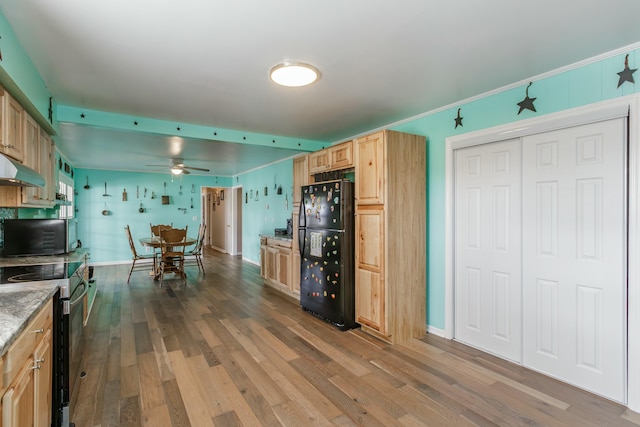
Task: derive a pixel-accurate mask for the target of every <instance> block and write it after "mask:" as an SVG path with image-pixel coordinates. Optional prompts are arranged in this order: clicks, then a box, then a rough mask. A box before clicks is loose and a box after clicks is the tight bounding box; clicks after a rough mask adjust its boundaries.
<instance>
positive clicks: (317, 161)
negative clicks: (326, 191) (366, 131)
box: [308, 141, 353, 175]
mask: <svg viewBox="0 0 640 427" xmlns="http://www.w3.org/2000/svg"><path fill="white" fill-rule="evenodd" d="M308 157H309V174H310V175H313V174H316V173H320V172H328V171H333V170H340V169H349V168H352V167H353V141H347V142H343V143H341V144H337V145H333V146H331V147H329V148H325V149H324V150H320V151H316V152H313V153H310V154H308Z"/></svg>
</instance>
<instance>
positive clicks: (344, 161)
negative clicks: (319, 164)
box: [329, 141, 353, 170]
mask: <svg viewBox="0 0 640 427" xmlns="http://www.w3.org/2000/svg"><path fill="white" fill-rule="evenodd" d="M329 160H330V167H331V169H334V170H335V169H347V168H350V167H353V141H347V142H343V143H342V144H338V145H335V146H333V147H330V148H329Z"/></svg>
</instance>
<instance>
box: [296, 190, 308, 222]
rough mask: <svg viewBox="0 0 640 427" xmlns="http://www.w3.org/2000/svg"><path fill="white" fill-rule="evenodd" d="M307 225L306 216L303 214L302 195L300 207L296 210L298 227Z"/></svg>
mask: <svg viewBox="0 0 640 427" xmlns="http://www.w3.org/2000/svg"><path fill="white" fill-rule="evenodd" d="M306 226H307V217H306V216H305V214H304V197H303V198H302V200H300V208H299V210H298V227H300V228H304V227H306Z"/></svg>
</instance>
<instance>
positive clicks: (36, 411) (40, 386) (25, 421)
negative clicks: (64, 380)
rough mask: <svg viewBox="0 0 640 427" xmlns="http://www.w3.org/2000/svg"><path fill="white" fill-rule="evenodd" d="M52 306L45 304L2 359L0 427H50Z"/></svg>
mask: <svg viewBox="0 0 640 427" xmlns="http://www.w3.org/2000/svg"><path fill="white" fill-rule="evenodd" d="M52 306H53V303H52V301H49V303H47V304H46V305H45V307H44V308H43V309H42V310H41V311H40V312H39V313H38V314H37V315H36V317H35V318H34V319H33V320H32V321H31V323H29V325H27V327H26V328H25V329H24V332H22V333H21V334H20V336H19V337H18V338H17V339H16V340H15V341H14V343H13V344H11V347H9V349H8V350H7V352H6V353H5V354H4V355H3V356H2V363H0V365H1V366H2V367H3V369H2V373H3V378H4V382H3V384H4V385H6V389H5V391H4V393H3V394H2V426H3V427H23V426H36V427H41V426H42V427H45V426H46V427H49V426H51V405H52V395H51V393H52V385H51V381H52V373H53V364H52V362H53V360H52V347H53V335H52V327H53V310H52Z"/></svg>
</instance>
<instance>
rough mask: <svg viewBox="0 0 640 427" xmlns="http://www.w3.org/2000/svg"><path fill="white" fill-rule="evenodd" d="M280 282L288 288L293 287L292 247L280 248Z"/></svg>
mask: <svg viewBox="0 0 640 427" xmlns="http://www.w3.org/2000/svg"><path fill="white" fill-rule="evenodd" d="M278 282H279V283H280V284H281V285H283V286H285V287H287V288H290V287H291V249H284V248H281V249H279V250H278Z"/></svg>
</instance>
